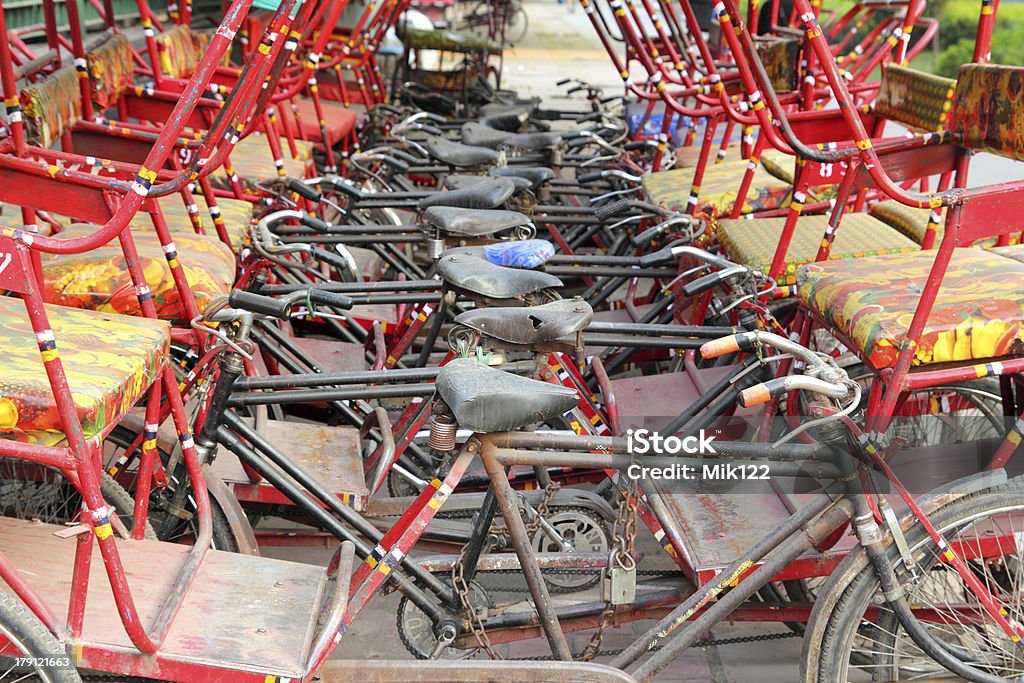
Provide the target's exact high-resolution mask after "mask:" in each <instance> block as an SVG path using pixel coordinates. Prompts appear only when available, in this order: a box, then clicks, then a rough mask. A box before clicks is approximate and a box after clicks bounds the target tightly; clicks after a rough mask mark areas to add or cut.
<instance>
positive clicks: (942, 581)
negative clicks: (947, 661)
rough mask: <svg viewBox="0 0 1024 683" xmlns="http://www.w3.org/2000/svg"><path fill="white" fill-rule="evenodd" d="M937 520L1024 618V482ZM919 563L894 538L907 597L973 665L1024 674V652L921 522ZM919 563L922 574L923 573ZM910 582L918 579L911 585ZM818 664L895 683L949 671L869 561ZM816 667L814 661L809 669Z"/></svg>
mask: <svg viewBox="0 0 1024 683" xmlns="http://www.w3.org/2000/svg"><path fill="white" fill-rule="evenodd" d="M931 521H932V523H933V524H934V525H935V527H936V528H937V529H938V530H939V531H940V532H941V533H942V535H943V537H944V538H945V539H946V540H947V541H948V542H949V543H950V545H951V546H952V547H953V548H955V549H957V551H958V552H959V553H960V554H961V556H962V557H964V558H965V559H967V561H968V564H969V565H970V567H971V569H972V570H973V571H974V573H975V575H976V576H977V577H978V578H979V579H980V580H981V582H982V583H983V584H984V585H985V586H986V588H987V589H988V591H989V592H990V593H992V595H993V597H994V598H995V599H996V601H997V602H998V604H999V605H1000V606H1001V607H1002V608H1003V609H1005V610H1006V613H1007V616H1006V618H1007V619H1008V620H1010V621H1011V622H1012V621H1013V620H1016V621H1018V622H1019V621H1020V620H1021V618H1022V604H1021V601H1022V596H1024V592H1022V591H1024V562H1022V559H1024V558H1022V553H1024V548H1021V547H1020V544H1019V543H1018V539H1019V538H1020V537H1021V536H1020V534H1022V533H1024V480H1022V479H1021V478H1017V479H1013V480H1011V481H1010V482H1008V483H1007V484H1005V485H1003V486H1000V487H997V488H994V489H989V490H987V491H982V492H979V493H975V494H972V495H970V496H966V497H964V498H962V499H960V500H957V501H955V502H953V503H951V504H949V505H947V506H945V507H944V508H942V509H940V510H939V511H938V512H936V513H934V514H933V515H931ZM906 537H907V543H908V545H909V547H910V549H911V553H912V556H913V558H914V561H915V567H914V568H913V569H910V570H908V568H907V567H906V566H905V565H904V563H903V561H902V559H901V555H900V553H899V551H898V549H897V548H896V547H895V546H894V545H891V546H890V548H889V560H890V562H891V563H892V564H893V566H894V567H895V568H896V570H897V574H898V575H900V577H901V580H902V581H903V583H904V585H905V588H906V592H907V601H908V603H909V604H910V605H911V606H912V607H913V610H914V614H915V615H916V616H918V618H919V619H920V621H921V624H922V625H923V626H924V627H925V628H926V629H928V630H929V631H930V632H931V633H932V635H933V636H934V637H935V638H936V639H938V640H940V641H941V642H942V643H944V644H945V645H946V646H947V647H948V648H949V650H950V651H951V652H954V653H957V654H958V655H959V656H961V658H963V659H965V661H969V662H970V663H971V665H972V666H973V667H975V668H976V669H978V670H980V671H984V672H986V673H988V674H990V675H994V676H999V677H1005V678H1016V677H1018V676H1020V674H1021V673H1022V672H1024V653H1021V651H1020V650H1019V649H1018V648H1017V646H1016V645H1015V644H1014V643H1013V642H1011V640H1010V638H1009V637H1008V636H1006V634H1005V633H1004V632H1003V631H1002V629H1001V628H1000V627H999V626H998V625H996V624H995V623H994V622H993V621H992V620H991V618H990V617H989V616H988V614H987V613H986V612H984V611H983V610H981V606H980V602H979V601H978V599H977V598H976V597H975V596H974V595H973V594H972V593H971V591H970V590H969V589H968V588H967V587H966V585H965V584H964V581H963V579H962V578H961V577H960V576H959V574H957V573H956V572H955V570H953V568H952V567H951V566H950V565H949V564H947V563H945V562H944V561H942V560H941V558H940V552H939V549H938V547H937V546H936V545H935V544H934V543H933V542H932V540H931V538H930V537H929V536H928V535H927V534H926V533H925V531H924V529H923V528H922V527H921V525H920V524H915V525H913V526H912V527H911V528H910V529H909V530H908V531H907V534H906ZM914 571H916V579H914V578H913V572H914ZM908 584H909V585H908ZM818 623H822V624H823V627H822V630H823V631H824V632H823V633H822V634H820V636H818V635H817V634H811V635H810V636H809V637H808V642H814V638H815V637H820V638H821V647H820V655H819V657H818V661H817V662H816V663H815V662H812V661H805V662H804V665H805V666H806V667H814V668H815V669H816V671H817V678H816V680H818V681H822V682H824V681H828V682H832V681H871V680H875V681H883V680H884V681H890V680H910V679H919V678H929V677H933V676H940V675H943V674H945V673H946V672H945V669H944V668H943V667H941V666H940V665H939V664H937V663H936V662H934V661H933V660H932V659H931V658H930V657H929V656H928V655H926V654H925V653H924V652H923V651H922V650H921V649H920V648H918V646H917V645H916V644H915V643H914V642H913V641H912V640H911V639H910V637H909V636H908V635H907V634H906V633H905V632H904V630H903V628H902V627H901V626H900V625H899V623H898V620H897V619H896V616H895V615H894V614H893V612H892V611H891V610H890V609H889V608H888V607H887V606H885V604H884V602H883V600H882V598H881V595H880V593H879V586H878V579H877V577H876V575H875V573H874V571H873V569H872V568H871V567H870V566H868V567H865V568H864V569H862V570H861V571H860V573H859V574H858V575H857V576H856V577H855V578H854V579H853V580H852V581H851V582H850V583H849V584H848V585H847V587H846V588H845V590H844V592H843V594H842V596H841V597H840V599H839V600H838V602H837V603H836V606H835V607H834V608H833V610H832V612H831V614H830V615H829V617H828V619H825V620H819V621H818ZM805 670H807V669H805Z"/></svg>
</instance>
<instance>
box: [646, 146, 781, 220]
mask: <svg viewBox="0 0 1024 683" xmlns="http://www.w3.org/2000/svg"><path fill="white" fill-rule="evenodd" d="M748 164H749V162H748V161H747V160H745V159H726V160H725V161H723V162H722V163H720V164H709V165H708V168H707V170H706V171H705V173H704V179H703V180H702V181H701V186H700V189H699V195H698V198H697V211H699V212H705V213H708V214H711V215H713V216H727V215H729V212H731V211H732V205H733V203H735V201H736V196H737V195H738V194H739V189H740V183H741V182H742V180H743V174H744V173H746V170H747V165H748ZM693 175H694V169H693V168H677V169H673V170H671V171H662V172H660V173H648V174H647V175H645V176H644V179H643V186H644V192H645V193H646V194H647V197H648V199H649V201H651V202H653V203H654V204H660V205H661V206H663V207H665V208H666V209H669V210H670V211H685V210H686V207H687V201H688V200H689V197H690V190H691V189H692V187H693ZM789 191H790V185H789V183H785V182H783V181H781V180H779V179H778V178H775V177H773V176H771V175H769V174H768V173H767V172H766V171H765V170H764V169H763V168H761V167H760V166H758V167H757V169H756V170H755V172H754V178H753V181H752V182H751V184H750V189H749V190H748V191H747V196H746V200H745V201H744V202H743V209H742V212H743V213H753V212H756V211H767V210H770V209H778V208H782V207H785V206H786V205H788V198H789Z"/></svg>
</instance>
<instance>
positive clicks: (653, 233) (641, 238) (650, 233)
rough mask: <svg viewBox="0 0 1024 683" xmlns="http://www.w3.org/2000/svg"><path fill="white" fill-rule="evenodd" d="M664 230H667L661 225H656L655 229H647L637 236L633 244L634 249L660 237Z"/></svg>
mask: <svg viewBox="0 0 1024 683" xmlns="http://www.w3.org/2000/svg"><path fill="white" fill-rule="evenodd" d="M664 229H665V228H664V227H663V226H661V225H655V226H654V227H653V228H647V229H646V230H644V231H643V232H641V233H640V234H639V235H635V236H634V237H633V239H632V240H631V242H632V243H633V246H634V247H639V246H642V245H644V244H646V243H647V242H650V241H651V240H653V239H654V238H655V237H657V236H658V235H660V234H661V233H662V231H663V230H664Z"/></svg>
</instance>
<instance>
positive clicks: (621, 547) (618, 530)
mask: <svg viewBox="0 0 1024 683" xmlns="http://www.w3.org/2000/svg"><path fill="white" fill-rule="evenodd" d="M630 461H631V462H635V461H636V455H635V454H632V455H631V457H630ZM619 476H620V477H621V476H623V475H622V474H621V473H620V474H619ZM639 507H640V497H639V495H638V482H637V480H636V479H633V478H632V477H630V478H629V482H628V483H627V484H626V488H625V490H624V491H622V500H621V501H620V502H619V509H618V512H617V514H616V516H615V524H614V525H613V526H612V548H611V552H610V553H609V555H608V566H607V567H606V571H611V569H612V566H613V564H615V565H618V566H619V567H622V568H626V567H627V566H632V567H633V569H634V570H635V569H636V560H635V559H634V558H635V557H636V554H635V550H636V530H637V512H638V508H639ZM615 614H616V609H615V605H614V604H612V601H611V599H610V596H608V598H607V599H606V600H605V604H604V611H603V612H601V620H600V622H599V623H598V626H597V630H596V631H594V634H593V635H592V636H591V637H590V642H589V643H587V646H586V647H585V648H583V652H581V653H580V657H579V659H581V660H582V661H584V662H589V661H590V660H592V659H593V658H594V657H597V656H598V654H599V653H600V652H601V643H602V642H603V641H604V632H605V630H607V628H608V627H609V626H610V625H612V624H614V622H615Z"/></svg>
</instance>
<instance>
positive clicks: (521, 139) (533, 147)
mask: <svg viewBox="0 0 1024 683" xmlns="http://www.w3.org/2000/svg"><path fill="white" fill-rule="evenodd" d="M560 144H562V134H561V133H517V134H516V135H510V136H509V137H507V138H505V139H504V140H502V142H501V145H500V146H501V147H511V148H516V149H524V150H526V151H528V152H542V151H545V150H550V149H554V148H556V147H558V146H559V145H560Z"/></svg>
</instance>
